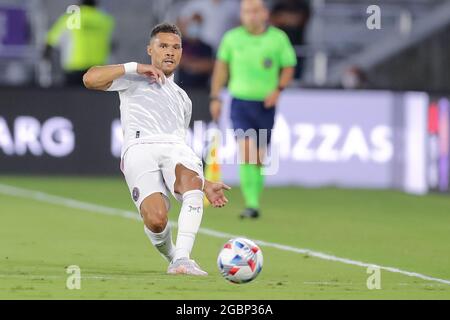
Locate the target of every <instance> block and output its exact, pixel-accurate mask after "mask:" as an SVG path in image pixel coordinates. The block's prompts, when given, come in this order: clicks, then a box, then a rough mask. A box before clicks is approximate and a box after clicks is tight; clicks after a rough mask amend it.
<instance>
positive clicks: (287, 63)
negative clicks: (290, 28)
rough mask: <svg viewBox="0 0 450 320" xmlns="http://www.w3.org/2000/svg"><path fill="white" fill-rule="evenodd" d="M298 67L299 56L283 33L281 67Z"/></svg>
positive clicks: (281, 38)
mask: <svg viewBox="0 0 450 320" xmlns="http://www.w3.org/2000/svg"><path fill="white" fill-rule="evenodd" d="M296 65H297V54H296V53H295V49H294V47H293V46H292V44H291V41H290V40H289V38H288V36H287V35H286V34H285V33H284V32H282V33H281V37H280V66H281V67H282V68H286V67H295V66H296Z"/></svg>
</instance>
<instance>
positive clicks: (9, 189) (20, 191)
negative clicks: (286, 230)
mask: <svg viewBox="0 0 450 320" xmlns="http://www.w3.org/2000/svg"><path fill="white" fill-rule="evenodd" d="M0 193H2V194H5V195H9V196H13V197H20V198H26V199H33V200H37V201H41V202H46V203H51V204H56V205H61V206H65V207H69V208H75V209H82V210H86V211H90V212H96V213H102V214H106V215H110V216H118V217H123V218H127V219H134V220H141V218H140V216H139V215H138V214H137V213H135V212H131V211H126V210H121V209H115V208H109V207H105V206H100V205H96V204H92V203H87V202H82V201H78V200H74V199H70V198H64V197H60V196H55V195H51V194H48V193H44V192H39V191H35V190H28V189H24V188H18V187H13V186H9V185H5V184H0ZM171 223H172V225H174V226H176V223H174V222H171ZM199 232H200V233H202V234H205V235H209V236H212V237H216V238H223V239H230V238H235V237H238V236H237V235H233V234H230V233H224V232H219V231H215V230H211V229H207V228H200V231H199ZM254 241H255V242H256V243H257V244H259V245H261V246H265V247H271V248H275V249H279V250H283V251H290V252H295V253H300V254H306V255H309V256H311V257H315V258H318V259H322V260H328V261H335V262H341V263H345V264H349V265H353V266H358V267H364V268H367V267H369V266H375V267H378V268H380V269H381V270H385V271H389V272H393V273H399V274H402V275H405V276H408V277H414V278H419V279H423V280H428V281H435V282H439V283H443V284H447V285H450V280H444V279H439V278H434V277H430V276H427V275H423V274H420V273H417V272H410V271H404V270H401V269H397V268H393V267H383V266H379V265H376V264H372V263H366V262H360V261H356V260H350V259H346V258H340V257H336V256H333V255H329V254H326V253H322V252H317V251H313V250H310V249H301V248H296V247H291V246H286V245H282V244H278V243H272V242H266V241H262V240H254Z"/></svg>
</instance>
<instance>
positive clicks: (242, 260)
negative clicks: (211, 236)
mask: <svg viewBox="0 0 450 320" xmlns="http://www.w3.org/2000/svg"><path fill="white" fill-rule="evenodd" d="M262 265H263V255H262V252H261V249H260V248H259V247H258V246H257V245H256V244H255V243H254V242H253V241H251V240H248V239H245V238H235V239H231V240H229V241H228V242H227V243H225V245H224V246H223V248H222V250H221V251H220V253H219V256H218V257H217V266H218V267H219V271H220V273H221V274H222V276H223V277H224V278H225V279H227V280H229V281H231V282H233V283H245V282H249V281H252V280H253V279H255V278H256V277H257V276H258V274H259V273H260V272H261V269H262Z"/></svg>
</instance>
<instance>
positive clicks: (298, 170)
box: [0, 89, 428, 193]
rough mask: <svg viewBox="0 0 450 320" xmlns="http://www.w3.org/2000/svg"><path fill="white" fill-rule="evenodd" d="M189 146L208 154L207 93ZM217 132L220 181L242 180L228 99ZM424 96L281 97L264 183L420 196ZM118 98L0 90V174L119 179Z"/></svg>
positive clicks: (200, 97)
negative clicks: (404, 192) (394, 190)
mask: <svg viewBox="0 0 450 320" xmlns="http://www.w3.org/2000/svg"><path fill="white" fill-rule="evenodd" d="M191 98H192V100H193V102H194V115H193V122H192V126H191V130H190V132H189V137H188V143H189V144H190V145H191V146H192V147H193V149H194V151H195V152H196V153H197V154H199V155H201V156H204V155H205V154H206V150H208V148H207V146H208V143H209V142H210V139H209V138H210V137H211V134H212V133H217V130H211V128H214V126H211V125H209V124H208V122H207V121H205V120H207V119H208V108H207V106H208V96H207V93H206V92H203V93H202V92H193V93H192V96H191ZM225 100H226V101H225V104H224V112H223V115H222V119H221V121H220V125H219V129H220V130H219V131H220V133H221V140H220V143H219V148H218V157H219V160H220V163H221V168H222V173H223V179H224V180H225V181H226V182H228V183H230V184H237V183H238V165H239V161H240V158H239V155H238V147H237V144H236V140H235V132H234V131H233V130H232V126H231V124H230V121H229V100H230V98H229V97H228V96H226V99H225ZM427 106H428V97H427V95H426V94H423V93H392V92H387V91H386V92H385V91H382V92H380V91H334V90H293V89H292V90H286V91H285V92H284V93H283V95H282V97H281V100H280V101H279V105H278V107H277V116H276V124H275V129H274V133H273V143H272V145H271V147H270V148H269V150H268V158H267V159H268V160H267V161H266V170H265V171H266V174H267V177H266V181H267V183H268V184H269V185H301V186H330V185H331V186H345V187H358V188H359V187H364V188H400V189H404V190H407V191H410V192H415V193H423V192H426V190H427V183H426V180H427V179H426V165H427V163H426V161H427V159H426V158H427V157H426V154H427V152H426V141H427ZM121 143H122V130H121V127H120V120H119V100H118V97H117V95H116V94H115V93H92V92H88V91H87V90H82V89H80V90H64V89H60V90H38V89H13V90H6V89H3V90H0V173H1V174H5V173H6V174H17V173H20V174H120V170H119V161H120V159H119V156H120V149H121Z"/></svg>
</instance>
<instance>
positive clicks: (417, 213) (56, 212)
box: [0, 176, 450, 299]
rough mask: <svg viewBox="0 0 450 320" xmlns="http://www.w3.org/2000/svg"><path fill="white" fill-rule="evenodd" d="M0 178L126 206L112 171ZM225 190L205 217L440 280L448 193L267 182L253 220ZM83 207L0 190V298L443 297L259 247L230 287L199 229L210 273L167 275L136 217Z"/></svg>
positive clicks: (214, 224) (201, 258) (445, 262)
mask: <svg viewBox="0 0 450 320" xmlns="http://www.w3.org/2000/svg"><path fill="white" fill-rule="evenodd" d="M0 184H4V185H9V186H16V187H20V188H25V189H28V190H35V191H40V192H43V193H46V194H51V195H55V196H60V197H64V198H70V199H75V200H78V201H82V202H85V203H90V204H95V205H98V206H102V207H108V208H116V209H120V210H118V211H120V212H124V211H125V212H126V211H131V212H135V208H134V206H133V204H132V202H131V200H130V198H129V195H128V191H127V188H126V186H125V183H124V182H123V181H122V179H121V178H119V177H118V178H73V177H54V178H48V177H33V178H32V177H10V176H2V177H0ZM229 198H230V205H229V206H228V207H227V208H224V209H220V210H218V209H207V210H206V212H205V215H204V220H203V225H202V226H203V227H205V228H208V229H211V230H215V231H218V232H222V233H225V235H222V236H223V237H226V236H227V234H239V235H244V236H247V237H249V238H251V239H259V240H264V241H266V242H269V243H275V244H283V245H286V246H289V247H293V248H309V249H312V250H314V251H318V252H323V253H325V254H328V255H333V256H337V257H344V258H348V259H352V260H355V261H364V262H367V263H374V264H378V265H382V266H390V267H395V268H399V269H401V270H407V271H411V272H417V273H420V274H423V275H426V276H429V277H433V278H437V279H443V280H446V281H449V280H450V254H449V252H450V197H445V196H439V195H429V196H425V197H416V196H411V195H405V194H402V193H400V192H392V191H368V190H339V189H333V188H327V189H301V188H271V189H268V190H267V191H266V193H265V199H264V201H263V206H264V211H263V219H261V220H259V221H240V220H239V219H238V218H237V213H238V212H239V209H240V208H241V207H242V199H241V196H240V194H239V190H238V189H234V190H232V191H231V192H230V194H229ZM172 204H174V206H173V209H172V211H171V216H170V218H171V220H172V221H176V219H177V211H178V210H177V209H178V206H177V205H176V204H175V202H174V201H172ZM93 211H95V210H90V209H86V208H85V209H83V208H77V207H68V206H64V205H62V204H57V203H49V202H45V201H36V200H32V199H25V198H20V197H17V196H11V195H6V194H5V193H2V192H0V212H1V224H0V231H1V232H0V298H1V299H20V298H38V299H72V298H77V299H90V298H94V299H102V298H109V299H450V285H449V284H446V283H441V282H437V281H429V280H424V279H420V278H415V277H408V276H406V275H403V274H399V273H392V272H389V271H385V270H382V271H381V273H382V281H381V286H382V289H381V290H368V289H367V287H366V280H367V277H368V276H369V275H368V274H367V273H366V268H365V267H361V266H355V265H349V264H343V263H341V262H339V261H327V260H323V259H318V258H316V257H314V256H313V255H311V254H305V253H304V252H302V253H295V252H290V251H285V250H280V249H279V248H275V247H273V246H264V245H263V246H262V250H263V253H264V258H265V264H264V268H263V271H262V274H261V275H260V277H258V278H257V279H256V280H255V281H254V282H252V283H250V284H246V285H232V284H229V283H227V282H226V281H225V280H223V279H222V278H221V276H220V275H219V274H218V272H217V268H216V265H215V261H216V256H217V253H218V251H219V250H220V247H221V245H222V244H223V243H224V242H225V238H220V237H219V236H220V235H221V234H220V233H219V234H218V235H219V236H218V235H217V234H216V236H211V235H207V234H205V233H201V234H200V235H199V236H198V239H197V242H196V246H195V248H194V252H193V257H194V258H195V259H196V260H197V261H198V262H199V263H200V264H201V265H202V266H203V267H204V268H205V269H206V270H207V271H208V272H209V273H210V276H209V277H207V278H204V279H203V278H202V279H198V278H191V277H171V276H167V275H165V269H166V264H165V262H164V260H163V259H162V258H161V257H160V256H159V255H158V253H157V252H156V250H155V249H153V248H152V247H151V245H150V243H149V241H148V240H147V239H146V237H145V235H144V233H143V229H142V223H141V222H139V221H138V220H137V219H124V218H123V217H120V216H107V215H102V214H98V213H94V212H93ZM135 216H136V217H137V214H135ZM69 265H78V266H80V268H81V272H82V288H81V290H67V289H66V288H65V284H66V278H67V274H66V273H65V267H67V266H69Z"/></svg>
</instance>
